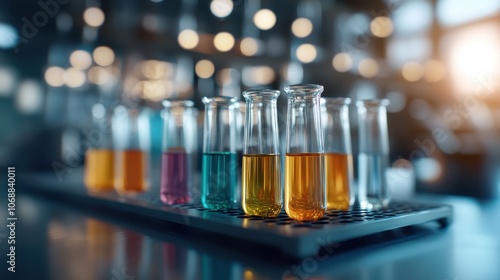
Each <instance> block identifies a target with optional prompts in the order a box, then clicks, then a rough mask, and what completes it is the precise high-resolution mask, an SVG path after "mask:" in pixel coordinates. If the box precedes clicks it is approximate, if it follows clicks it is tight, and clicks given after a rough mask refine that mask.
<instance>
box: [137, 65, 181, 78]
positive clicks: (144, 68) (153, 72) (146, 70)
mask: <svg viewBox="0 0 500 280" xmlns="http://www.w3.org/2000/svg"><path fill="white" fill-rule="evenodd" d="M140 68H141V72H142V75H144V77H145V78H146V79H150V80H159V79H165V78H169V77H171V76H172V74H173V71H174V69H173V66H172V65H171V64H170V63H168V62H166V61H160V60H145V61H143V62H142V63H141V65H140Z"/></svg>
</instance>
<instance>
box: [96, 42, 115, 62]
mask: <svg viewBox="0 0 500 280" xmlns="http://www.w3.org/2000/svg"><path fill="white" fill-rule="evenodd" d="M92 56H93V57H94V61H95V63H97V65H100V66H109V65H111V64H113V62H114V61H115V52H114V51H113V50H112V49H111V48H109V47H106V46H100V47H97V48H95V50H94V52H93V53H92Z"/></svg>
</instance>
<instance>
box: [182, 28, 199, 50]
mask: <svg viewBox="0 0 500 280" xmlns="http://www.w3.org/2000/svg"><path fill="white" fill-rule="evenodd" d="M177 41H178V42H179V45H180V46H181V47H182V48H184V49H187V50H190V49H194V48H196V46H198V43H199V41H200V38H199V36H198V33H196V31H194V30H192V29H185V30H182V31H181V32H180V33H179V37H177Z"/></svg>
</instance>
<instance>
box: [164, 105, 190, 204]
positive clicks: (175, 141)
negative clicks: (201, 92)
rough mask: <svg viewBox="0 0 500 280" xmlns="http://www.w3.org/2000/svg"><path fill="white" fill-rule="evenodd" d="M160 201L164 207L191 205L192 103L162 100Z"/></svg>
mask: <svg viewBox="0 0 500 280" xmlns="http://www.w3.org/2000/svg"><path fill="white" fill-rule="evenodd" d="M162 104H163V106H164V107H165V110H164V112H163V114H164V115H163V118H164V122H163V124H164V125H163V154H162V164H161V165H162V167H161V183H160V198H161V201H163V203H166V204H185V203H189V202H191V197H192V187H193V176H194V166H193V159H194V158H193V157H194V152H195V150H196V147H197V141H196V140H197V137H196V129H197V128H196V119H195V115H194V111H193V105H194V103H193V101H190V100H172V101H169V100H164V101H163V102H162Z"/></svg>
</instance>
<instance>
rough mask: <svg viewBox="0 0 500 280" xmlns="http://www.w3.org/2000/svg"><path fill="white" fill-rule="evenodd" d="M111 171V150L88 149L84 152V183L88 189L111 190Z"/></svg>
mask: <svg viewBox="0 0 500 280" xmlns="http://www.w3.org/2000/svg"><path fill="white" fill-rule="evenodd" d="M113 172H114V154H113V150H107V149H89V150H88V151H87V152H86V153H85V176H84V183H85V186H86V187H87V189H88V190H89V191H91V192H103V191H112V190H113Z"/></svg>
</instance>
